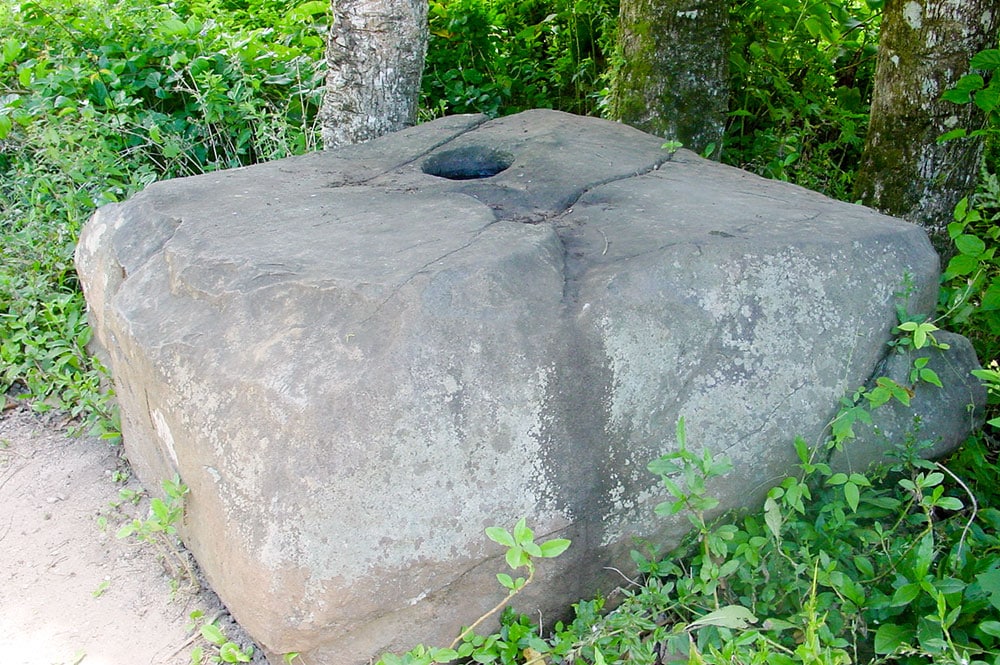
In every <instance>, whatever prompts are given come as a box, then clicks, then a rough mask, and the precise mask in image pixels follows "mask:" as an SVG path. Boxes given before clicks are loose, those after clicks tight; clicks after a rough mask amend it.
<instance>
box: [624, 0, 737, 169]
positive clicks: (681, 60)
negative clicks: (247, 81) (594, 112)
mask: <svg viewBox="0 0 1000 665" xmlns="http://www.w3.org/2000/svg"><path fill="white" fill-rule="evenodd" d="M620 7H621V9H620V16H619V24H618V29H619V37H618V44H619V49H620V53H619V59H618V65H617V67H616V71H615V79H614V83H613V90H612V96H611V108H610V115H611V117H612V118H614V119H615V120H621V121H622V122H625V123H627V124H629V125H632V126H633V127H637V128H639V129H641V130H643V131H646V132H649V133H651V134H656V135H657V136H662V137H664V138H666V139H670V140H675V141H680V142H681V143H683V144H684V146H685V147H687V148H691V149H692V150H695V151H697V152H702V151H704V150H706V148H707V147H708V146H710V145H712V144H714V146H715V148H714V151H713V154H714V156H715V157H716V158H718V157H719V156H720V155H721V148H722V134H723V131H724V130H725V124H726V111H727V107H728V99H729V89H728V84H727V81H728V77H729V3H728V2H725V0H621V5H620Z"/></svg>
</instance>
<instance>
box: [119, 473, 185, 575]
mask: <svg viewBox="0 0 1000 665" xmlns="http://www.w3.org/2000/svg"><path fill="white" fill-rule="evenodd" d="M188 491H189V490H188V488H187V486H186V485H184V484H182V483H181V482H180V478H179V477H177V476H176V475H175V476H174V477H173V479H172V480H170V479H168V480H164V481H163V494H164V496H165V498H163V499H161V498H159V497H153V498H152V499H151V500H150V502H149V515H148V517H146V519H138V518H137V519H133V520H132V521H130V522H127V523H125V524H123V525H122V526H121V527H120V528H119V529H118V531H117V533H116V535H117V537H118V538H129V537H134V538H135V539H136V540H139V541H140V542H144V543H150V544H152V545H153V546H154V547H155V548H156V550H157V553H158V555H159V556H160V559H161V561H163V564H164V566H165V567H166V568H167V569H168V571H169V572H170V574H171V575H172V576H173V577H175V578H179V579H184V580H187V582H188V583H189V584H190V585H191V586H197V585H198V579H197V577H196V576H195V574H194V569H193V568H192V567H191V560H190V556H189V555H188V553H187V551H186V550H184V548H183V546H182V545H181V544H180V539H179V536H178V534H177V526H178V525H179V524H180V523H181V522H182V521H183V519H184V497H185V496H186V495H187V493H188ZM123 492H124V490H123ZM122 498H127V497H126V496H125V495H124V494H123V496H122ZM134 498H138V497H134Z"/></svg>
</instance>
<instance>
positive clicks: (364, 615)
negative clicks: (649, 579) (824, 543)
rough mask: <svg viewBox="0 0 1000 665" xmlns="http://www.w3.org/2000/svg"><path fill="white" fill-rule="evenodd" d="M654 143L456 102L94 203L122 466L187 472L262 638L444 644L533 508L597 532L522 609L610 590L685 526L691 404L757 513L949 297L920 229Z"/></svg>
mask: <svg viewBox="0 0 1000 665" xmlns="http://www.w3.org/2000/svg"><path fill="white" fill-rule="evenodd" d="M660 143H661V140H660V139H657V138H655V137H653V136H649V135H646V134H643V133H641V132H638V131H636V130H634V129H630V128H628V127H626V126H623V125H618V124H614V123H609V122H605V121H601V120H596V119H591V118H582V117H575V116H570V115H566V114H561V113H557V112H551V111H533V112H527V113H523V114H520V115H516V116H512V117H508V118H504V119H500V120H493V121H487V120H486V119H485V118H483V117H479V116H460V117H451V118H446V119H442V120H439V121H436V122H432V123H429V124H426V125H422V126H419V127H416V128H413V129H410V130H405V131H402V132H399V133H397V134H393V135H390V136H387V137H384V138H382V139H379V140H376V141H373V142H371V143H368V144H363V145H359V146H352V147H350V148H345V149H341V150H337V151H331V152H325V153H317V154H311V155H307V156H303V157H297V158H291V159H287V160H282V161H278V162H273V163H270V164H265V165H260V166H255V167H251V168H246V169H237V170H233V171H227V172H221V173H213V174H209V175H204V176H199V177H195V178H186V179H181V180H174V181H168V182H161V183H156V184H154V185H152V186H150V187H149V188H148V189H147V190H146V191H144V192H143V193H141V194H140V195H138V196H136V197H134V198H133V199H132V200H130V201H128V202H126V203H124V204H121V205H110V206H106V207H104V208H102V209H101V210H100V211H99V212H98V213H97V214H96V215H95V217H94V218H93V219H92V220H91V222H90V223H89V224H88V225H87V227H86V228H85V229H84V232H83V234H82V237H81V240H80V246H79V249H78V253H77V263H78V268H79V272H80V274H81V278H82V280H83V282H84V287H85V291H86V294H87V298H88V302H89V305H90V308H91V317H92V323H93V325H94V328H95V331H96V333H97V338H98V339H99V340H100V342H101V344H102V345H103V346H104V347H105V349H106V352H107V354H108V357H109V360H110V363H111V366H112V368H113V373H114V379H115V385H116V387H117V390H118V396H119V401H120V403H121V407H122V413H123V428H124V435H125V446H126V451H127V453H128V456H129V459H130V460H131V462H132V464H133V467H134V469H135V471H136V472H137V473H138V474H139V476H140V477H141V478H142V479H143V481H144V482H145V483H146V484H147V486H150V487H157V486H159V482H160V479H162V478H164V477H170V476H172V475H173V474H174V473H178V474H179V475H180V477H181V478H182V480H183V481H184V482H185V483H187V484H188V486H189V487H190V488H191V493H190V500H189V502H188V505H187V513H186V518H185V524H184V536H185V540H186V542H187V544H188V546H189V547H190V548H191V550H192V551H193V552H194V553H195V555H196V556H197V558H198V561H199V562H200V564H201V566H202V568H203V569H204V571H205V574H206V576H207V578H208V580H209V581H210V582H211V584H212V586H213V587H214V588H215V589H216V591H217V592H218V593H219V595H220V596H221V597H222V599H223V600H224V601H225V602H226V604H227V605H228V606H229V608H230V609H231V610H232V612H233V614H234V615H235V616H236V617H237V619H238V620H239V621H240V622H241V623H242V624H243V625H244V626H245V627H246V629H247V630H248V631H249V632H250V633H251V634H252V635H253V636H254V637H255V639H257V640H258V641H259V642H260V643H261V645H262V646H264V647H265V649H266V650H267V651H268V652H269V653H270V654H281V653H285V652H290V651H298V652H300V653H303V654H306V655H307V656H308V660H309V662H323V663H329V664H331V665H355V664H360V663H365V662H368V660H369V658H371V657H372V656H377V655H378V654H379V653H380V652H381V651H383V650H385V649H395V650H403V649H406V648H408V647H410V646H412V645H413V644H414V643H416V642H425V643H432V644H442V645H443V644H447V643H449V642H450V641H451V638H452V637H454V636H455V635H456V634H457V633H458V631H459V629H460V627H461V626H462V625H463V624H468V623H470V622H471V621H473V620H474V619H475V618H477V617H478V616H479V615H480V614H481V613H482V612H484V611H485V610H487V609H488V608H490V607H492V606H493V605H494V604H495V603H496V602H497V600H498V599H499V598H501V597H502V595H503V594H502V592H501V590H500V589H499V587H498V585H497V584H496V580H495V578H494V575H495V573H497V572H500V571H502V570H503V569H504V564H503V561H502V552H501V551H500V548H499V547H498V546H495V545H494V544H493V543H491V542H489V541H487V539H486V538H485V537H484V535H483V529H484V528H485V527H487V526H490V525H503V526H508V527H509V526H511V525H513V523H514V522H515V521H516V520H517V519H518V518H519V517H522V516H525V517H527V518H528V520H529V525H531V526H532V527H533V528H534V529H535V530H536V532H537V533H538V534H539V535H540V536H541V537H543V538H548V537H557V536H558V537H568V538H571V539H572V540H573V546H572V547H571V548H570V550H569V551H568V552H567V553H566V554H565V555H564V556H563V557H560V558H559V559H556V560H553V561H544V562H542V563H541V564H540V566H539V578H538V581H537V582H536V584H535V585H533V586H532V587H530V588H529V590H528V591H527V592H526V593H525V594H524V595H523V596H522V597H519V598H518V601H517V605H518V607H519V608H520V609H522V610H525V611H534V610H536V609H540V610H542V611H543V616H544V617H546V618H552V617H554V616H556V615H557V614H558V613H559V612H560V611H562V610H563V609H564V608H565V607H566V603H568V602H572V601H573V600H576V599H578V598H581V597H585V596H587V595H590V594H593V593H594V592H597V591H599V590H602V589H603V590H605V591H606V590H607V589H609V588H610V587H611V586H612V585H613V584H615V582H616V574H615V573H611V572H608V571H607V570H605V567H606V566H615V567H618V568H621V569H623V570H626V569H628V568H629V566H630V563H629V559H628V552H629V550H630V549H631V548H632V547H633V537H640V538H648V539H651V540H654V541H655V542H657V543H659V544H660V545H662V546H663V547H668V546H670V545H671V544H672V543H675V542H676V540H677V538H678V537H679V535H680V534H681V533H682V532H683V531H684V529H685V526H686V520H683V519H680V520H675V521H670V520H664V519H661V518H656V517H655V516H654V515H653V513H652V506H653V505H655V504H656V503H657V502H658V501H660V500H662V498H663V497H662V494H661V492H660V491H659V490H658V489H657V479H656V478H654V477H653V476H652V475H650V474H649V473H648V472H647V471H646V464H647V462H649V461H650V460H651V459H653V458H655V457H657V456H659V455H661V454H663V453H664V452H667V451H669V450H671V449H672V448H673V446H675V441H674V438H673V432H674V427H675V424H676V422H677V419H678V418H679V417H681V416H683V417H684V418H685V420H686V423H687V431H688V439H689V443H690V445H691V446H692V448H694V449H696V450H697V449H700V448H702V447H708V448H709V449H711V450H712V451H714V452H716V453H720V454H721V453H724V454H727V455H729V456H730V457H731V458H732V459H733V461H734V463H735V470H734V471H733V472H732V473H731V474H730V475H729V476H728V477H726V478H725V479H724V480H723V481H722V482H720V483H718V484H717V485H716V486H715V487H714V488H713V491H714V492H716V493H717V495H718V496H720V497H721V498H722V500H723V504H722V505H723V507H724V508H729V507H735V506H741V505H746V504H748V503H753V502H755V501H757V500H759V498H760V497H761V496H762V494H763V493H764V492H765V491H766V490H767V488H768V487H769V486H770V484H772V483H773V482H776V481H778V480H780V479H781V477H782V476H783V474H785V473H786V472H788V471H789V470H790V469H791V465H792V464H793V463H794V461H795V456H794V452H793V448H792V441H793V440H794V437H795V436H797V435H801V436H803V437H805V438H806V440H808V441H816V442H820V441H821V440H822V438H823V432H824V428H825V426H826V424H827V423H828V422H829V420H830V419H831V418H832V416H833V415H834V413H835V412H836V408H837V401H838V399H839V398H840V397H841V396H843V395H844V394H845V393H846V392H847V391H849V390H852V389H853V388H855V387H857V386H859V385H861V384H863V383H865V382H866V381H869V380H871V379H872V378H873V375H874V374H876V373H877V372H878V371H881V370H880V369H879V368H881V367H883V366H885V365H886V363H885V362H883V360H884V358H885V356H886V351H887V349H886V342H887V341H888V340H889V339H890V334H891V330H892V328H893V326H894V325H895V323H896V319H895V311H894V306H895V304H896V302H897V296H895V295H894V294H895V293H897V292H899V291H901V290H902V286H903V283H904V278H906V279H908V280H909V282H910V283H912V285H913V288H912V293H911V295H910V296H909V301H908V303H907V307H908V309H909V311H911V312H930V311H932V310H933V307H934V301H935V295H936V289H937V258H936V255H935V254H934V252H933V250H932V249H931V247H930V244H929V243H928V241H927V239H926V237H925V235H924V233H923V231H921V230H920V229H919V228H917V227H915V226H912V225H909V224H906V223H903V222H901V221H898V220H895V219H892V218H888V217H885V216H882V215H879V214H877V213H875V212H873V211H871V210H868V209H866V208H862V207H859V206H854V205H848V204H844V203H838V202H834V201H831V200H829V199H826V198H824V197H822V196H820V195H818V194H815V193H812V192H809V191H806V190H803V189H800V188H797V187H794V186H791V185H787V184H783V183H777V182H770V181H765V180H762V179H760V178H758V177H755V176H753V175H750V174H747V173H745V172H742V171H739V170H736V169H733V168H729V167H725V166H721V165H718V164H715V163H712V162H709V161H706V160H703V159H700V158H698V157H696V156H695V155H693V154H691V153H688V152H685V151H680V152H678V153H676V154H674V155H672V156H671V155H668V154H667V153H666V152H664V151H663V150H662V149H661V148H660ZM425 171H426V172H425ZM435 174H436V175H435ZM963 348H965V347H963ZM966 351H967V349H966ZM944 360H945V361H947V362H951V363H952V364H953V365H954V366H956V367H958V371H957V372H956V379H955V380H956V382H963V383H961V386H960V387H959V388H958V389H957V390H956V391H952V392H949V393H947V394H946V393H941V394H940V395H937V394H935V393H933V392H927V393H926V397H925V400H924V402H923V403H925V404H926V409H925V411H926V415H925V417H924V420H923V422H924V429H923V432H922V435H923V436H925V437H928V438H932V439H939V440H940V443H939V450H945V449H947V448H949V447H951V446H954V445H955V444H956V443H957V442H959V441H960V440H961V439H962V438H963V436H964V434H965V433H966V432H967V431H968V429H969V427H970V424H971V422H972V420H974V419H975V418H976V417H978V416H976V415H975V414H973V416H971V417H970V416H969V415H968V413H969V412H968V411H967V410H966V407H967V404H978V405H981V403H982V401H983V394H982V391H981V389H978V388H977V387H975V384H974V383H972V382H970V381H969V380H968V377H967V370H968V369H969V368H970V367H971V366H972V365H974V364H975V358H974V356H972V355H969V354H968V353H965V354H964V355H963V354H958V355H956V356H955V358H952V357H951V356H948V355H947V354H945V358H944ZM903 378H904V380H905V378H906V377H905V376H904V377H903ZM883 451H884V445H880V444H879V443H878V437H877V436H876V435H874V434H873V435H872V436H871V437H869V439H866V441H865V443H863V444H859V445H858V447H857V449H856V451H855V453H854V454H852V456H851V458H850V460H849V463H850V464H852V465H864V464H867V463H869V462H870V461H872V460H874V459H877V458H879V457H880V456H881V455H882V453H883ZM276 662H277V659H276Z"/></svg>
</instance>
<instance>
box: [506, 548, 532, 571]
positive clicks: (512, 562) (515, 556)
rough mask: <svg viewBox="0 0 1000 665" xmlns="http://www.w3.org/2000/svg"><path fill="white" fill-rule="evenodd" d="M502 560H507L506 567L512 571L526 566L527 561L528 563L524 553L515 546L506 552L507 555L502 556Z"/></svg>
mask: <svg viewBox="0 0 1000 665" xmlns="http://www.w3.org/2000/svg"><path fill="white" fill-rule="evenodd" d="M504 559H506V560H507V565H508V566H510V567H511V568H512V569H514V570H517V569H518V568H520V567H521V566H524V565H527V563H528V561H530V559H529V557H528V555H527V554H525V553H524V550H523V549H521V548H520V547H519V546H517V545H515V546H514V547H511V548H510V549H508V550H507V554H506V555H504Z"/></svg>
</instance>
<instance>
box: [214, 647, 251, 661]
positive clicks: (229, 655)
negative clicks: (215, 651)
mask: <svg viewBox="0 0 1000 665" xmlns="http://www.w3.org/2000/svg"><path fill="white" fill-rule="evenodd" d="M219 658H221V659H222V662H224V663H249V662H250V656H249V655H247V653H245V652H244V651H243V650H242V649H240V647H239V645H238V644H236V643H234V642H226V643H225V644H223V645H222V646H221V647H219Z"/></svg>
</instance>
